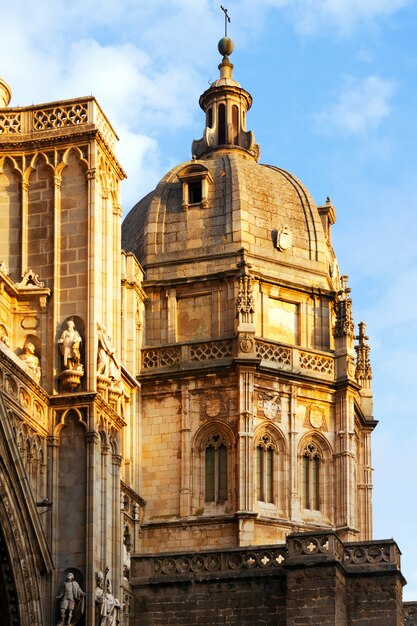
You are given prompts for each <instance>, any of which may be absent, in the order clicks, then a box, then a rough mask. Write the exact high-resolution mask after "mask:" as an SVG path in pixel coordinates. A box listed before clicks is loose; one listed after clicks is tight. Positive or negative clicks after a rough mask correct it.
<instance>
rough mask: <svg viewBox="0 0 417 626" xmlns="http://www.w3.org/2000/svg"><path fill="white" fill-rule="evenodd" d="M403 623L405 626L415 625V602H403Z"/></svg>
mask: <svg viewBox="0 0 417 626" xmlns="http://www.w3.org/2000/svg"><path fill="white" fill-rule="evenodd" d="M403 609H404V624H406V626H416V624H417V602H404V603H403Z"/></svg>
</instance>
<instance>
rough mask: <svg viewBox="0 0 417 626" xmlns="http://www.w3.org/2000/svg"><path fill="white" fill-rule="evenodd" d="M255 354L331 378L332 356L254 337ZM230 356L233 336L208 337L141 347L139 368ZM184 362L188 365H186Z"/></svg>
mask: <svg viewBox="0 0 417 626" xmlns="http://www.w3.org/2000/svg"><path fill="white" fill-rule="evenodd" d="M255 349H256V357H257V358H258V359H261V361H262V362H263V364H264V365H265V366H268V367H272V368H275V369H278V370H285V371H289V372H291V371H293V372H304V373H305V374H307V375H309V376H317V377H319V378H323V377H324V378H326V379H328V380H332V379H333V377H334V359H333V356H329V355H327V354H323V353H321V352H314V351H312V350H301V349H299V348H293V347H289V346H283V345H280V344H277V343H274V342H270V341H264V340H259V339H257V340H256V344H255ZM232 358H233V339H212V340H208V341H204V342H189V343H183V344H171V345H169V346H157V347H153V348H150V347H149V348H143V350H142V370H144V371H149V370H155V369H160V368H178V369H182V368H186V367H187V366H189V367H193V366H194V365H195V364H196V363H203V362H210V361H219V360H224V359H232ZM187 364H188V365H187Z"/></svg>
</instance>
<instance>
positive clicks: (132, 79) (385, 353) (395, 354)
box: [0, 0, 417, 600]
mask: <svg viewBox="0 0 417 626" xmlns="http://www.w3.org/2000/svg"><path fill="white" fill-rule="evenodd" d="M219 5H220V2H212V1H209V0H171V1H170V0H152V1H145V0H118V2H117V3H116V2H115V0H101V1H100V2H97V1H93V0H71V2H67V1H66V0H60V1H58V2H56V1H55V2H54V1H52V0H38V1H37V2H36V3H34V2H33V1H30V2H29V1H27V0H20V1H19V2H15V3H7V4H6V6H4V7H2V23H3V25H8V28H7V29H6V28H5V27H4V26H3V28H2V36H1V38H0V59H1V63H0V75H1V76H2V78H4V79H5V80H6V81H7V82H8V83H9V85H10V87H11V89H12V92H13V99H12V103H11V104H12V105H14V106H25V105H28V104H31V103H35V102H47V101H51V100H59V99H65V98H73V97H77V96H84V95H89V94H93V95H94V96H96V98H97V99H98V100H99V102H100V104H101V105H102V107H103V109H104V111H105V112H106V114H107V115H108V117H109V119H110V120H111V122H112V124H113V126H114V127H115V129H116V131H117V133H118V135H119V137H120V140H121V143H120V147H119V159H120V161H121V163H122V165H123V167H124V168H125V170H126V171H127V173H128V175H129V180H128V181H127V182H126V183H125V184H124V187H123V196H122V200H123V206H124V209H125V211H127V210H129V209H130V208H131V206H132V205H133V204H134V203H135V202H136V201H137V200H138V199H139V198H140V197H141V196H143V195H144V194H145V193H146V192H147V191H149V190H150V189H152V188H153V187H154V186H155V184H156V182H157V181H158V180H159V178H161V177H162V175H163V174H164V173H165V172H166V171H167V170H168V169H170V167H171V166H173V165H174V164H176V163H179V162H181V161H184V160H187V159H188V158H189V157H190V149H191V141H192V140H193V139H198V138H200V137H201V134H202V129H203V125H204V120H203V114H202V112H201V110H200V109H199V107H198V97H199V95H200V94H201V93H202V92H203V91H204V90H205V89H206V88H207V87H208V81H209V80H214V79H215V78H216V77H217V74H218V71H217V65H218V63H219V62H220V57H219V55H218V52H217V41H218V39H219V38H220V37H221V36H222V34H223V27H224V21H223V14H222V12H221V11H220V7H219ZM226 6H227V7H228V9H229V13H230V15H231V18H232V22H231V24H230V26H229V34H230V36H231V37H232V38H233V40H234V42H235V52H234V53H233V55H232V57H231V60H232V62H233V63H234V65H235V70H234V77H235V78H236V79H237V80H238V81H239V82H240V83H241V85H242V86H244V87H245V88H246V89H247V90H248V91H250V93H251V94H252V96H253V98H254V104H253V107H252V110H251V111H250V112H249V115H248V128H249V129H251V130H253V131H254V132H255V136H256V140H257V142H258V143H259V144H260V146H261V161H262V162H265V163H270V164H273V165H279V166H280V167H283V168H285V169H288V170H290V171H291V172H293V173H294V174H296V175H297V176H298V177H299V178H300V179H301V180H302V181H303V182H304V183H305V184H306V186H307V187H308V188H309V189H310V191H311V193H312V195H313V197H314V199H315V201H316V202H317V203H318V204H322V203H324V201H325V199H326V196H328V195H330V197H331V198H332V201H333V203H334V204H335V207H336V212H337V222H336V224H335V226H334V227H333V243H334V247H335V250H336V254H337V256H338V260H339V265H340V268H341V271H342V273H345V274H348V275H349V278H350V281H349V282H350V286H351V287H352V298H353V304H354V315H355V321H356V322H357V323H358V322H359V321H362V320H363V321H365V322H366V323H367V332H368V334H369V336H370V344H371V348H372V353H371V357H372V366H373V372H374V380H373V390H374V393H375V417H376V418H377V419H378V420H380V423H379V425H378V428H377V429H376V431H375V434H374V437H373V465H374V468H375V472H374V537H375V538H381V539H382V538H389V537H394V538H395V539H396V540H397V542H398V544H399V546H400V548H401V550H402V552H403V558H402V564H403V573H404V574H405V576H406V578H407V580H408V585H407V587H406V588H405V599H415V600H417V565H416V564H417V544H416V542H415V541H414V540H413V538H414V533H415V525H416V521H415V520H416V519H417V498H416V497H415V482H414V481H415V476H417V407H416V403H415V401H414V396H413V388H414V386H415V385H416V383H415V376H416V375H415V372H416V370H417V367H416V366H417V313H416V307H417V246H416V241H417V225H416V217H417V206H416V205H417V195H416V190H415V179H416V172H417V116H416V112H417V80H416V79H417V43H416V32H417V3H416V0H257V2H256V3H254V2H253V0H230V1H229V2H228V3H227V5H226Z"/></svg>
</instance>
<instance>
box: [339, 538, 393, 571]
mask: <svg viewBox="0 0 417 626" xmlns="http://www.w3.org/2000/svg"><path fill="white" fill-rule="evenodd" d="M378 563H382V564H385V563H389V564H391V565H396V566H397V567H398V568H399V567H400V565H401V562H400V551H399V549H398V547H397V545H396V544H395V543H394V542H393V541H392V540H390V539H387V540H386V541H369V542H368V543H362V542H361V543H360V544H357V543H353V544H349V543H346V544H345V546H344V564H345V565H364V564H366V565H368V564H369V565H376V564H378Z"/></svg>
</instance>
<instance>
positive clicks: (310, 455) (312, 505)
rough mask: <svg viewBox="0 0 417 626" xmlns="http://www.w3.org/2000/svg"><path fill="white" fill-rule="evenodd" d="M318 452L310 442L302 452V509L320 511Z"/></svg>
mask: <svg viewBox="0 0 417 626" xmlns="http://www.w3.org/2000/svg"><path fill="white" fill-rule="evenodd" d="M320 463H321V456H320V451H319V449H318V447H317V446H316V444H314V443H312V442H310V443H308V444H307V445H306V446H305V448H304V450H303V507H304V508H305V509H310V510H312V511H319V510H320Z"/></svg>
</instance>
